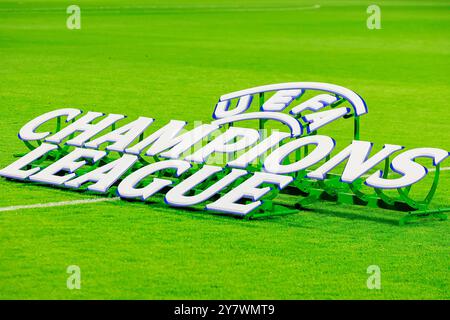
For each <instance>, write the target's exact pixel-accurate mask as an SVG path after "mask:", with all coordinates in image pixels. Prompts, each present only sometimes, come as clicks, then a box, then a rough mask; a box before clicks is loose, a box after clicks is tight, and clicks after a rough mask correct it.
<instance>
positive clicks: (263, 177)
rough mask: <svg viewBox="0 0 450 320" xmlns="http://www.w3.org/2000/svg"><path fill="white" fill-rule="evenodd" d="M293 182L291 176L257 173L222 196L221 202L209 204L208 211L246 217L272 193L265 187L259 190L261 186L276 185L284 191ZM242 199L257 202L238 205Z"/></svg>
mask: <svg viewBox="0 0 450 320" xmlns="http://www.w3.org/2000/svg"><path fill="white" fill-rule="evenodd" d="M292 180H293V178H292V177H289V176H280V175H277V174H271V173H263V172H256V173H255V174H254V175H253V176H252V177H250V178H249V179H247V180H246V181H244V182H243V183H241V184H240V185H239V186H237V187H236V188H234V189H233V190H231V191H230V192H228V193H227V194H225V195H224V196H222V197H221V198H220V199H219V200H217V201H215V202H213V203H210V204H208V205H207V206H206V209H208V210H215V211H222V212H229V213H234V214H237V215H246V214H247V213H249V212H251V211H253V210H254V209H255V208H256V207H259V206H260V205H261V203H262V202H261V201H259V199H261V197H262V196H264V195H265V194H266V193H267V192H269V191H270V187H265V188H262V189H260V188H258V187H259V186H260V185H261V184H263V183H271V184H276V185H278V186H279V189H283V188H284V187H286V186H287V185H288V184H289V183H290V182H291V181H292ZM242 198H250V199H251V200H252V201H255V202H252V203H249V204H239V203H236V202H237V201H238V200H240V199H242ZM257 200H258V201H257Z"/></svg>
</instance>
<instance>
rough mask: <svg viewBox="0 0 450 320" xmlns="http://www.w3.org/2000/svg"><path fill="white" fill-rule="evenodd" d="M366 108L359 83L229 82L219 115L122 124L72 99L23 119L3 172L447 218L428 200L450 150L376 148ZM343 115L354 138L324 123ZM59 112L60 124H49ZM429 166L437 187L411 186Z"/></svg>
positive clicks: (279, 204)
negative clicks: (415, 190) (239, 86)
mask: <svg viewBox="0 0 450 320" xmlns="http://www.w3.org/2000/svg"><path fill="white" fill-rule="evenodd" d="M150 110H151V109H150ZM367 112H368V109H367V106H366V104H365V102H364V100H363V99H362V98H361V97H360V96H359V95H358V94H356V93H355V92H353V91H351V90H349V89H346V88H344V87H341V86H337V85H332V84H326V83H316V82H294V83H282V84H274V85H266V86H261V87H255V88H251V89H247V90H242V91H237V92H232V93H229V94H225V95H223V96H221V97H220V99H219V101H218V103H217V105H216V106H215V109H214V112H213V118H214V119H213V121H211V122H210V123H207V124H201V125H198V126H196V127H194V128H190V129H189V130H187V129H186V128H187V123H186V122H184V121H180V120H172V121H170V122H168V123H167V124H163V125H162V124H160V125H158V128H159V129H157V130H152V126H153V125H154V124H153V123H154V122H155V121H157V120H155V119H153V118H150V117H145V116H142V117H139V118H138V119H135V120H133V121H131V122H129V123H127V124H123V125H120V124H119V121H120V120H122V119H124V118H125V116H124V115H121V114H107V115H105V114H103V113H100V112H87V113H86V114H84V115H83V114H82V111H81V110H78V109H73V108H64V109H59V110H54V111H51V112H48V113H45V114H43V115H40V116H38V117H36V118H35V119H33V120H31V121H29V122H28V123H26V124H25V125H24V126H23V127H22V128H21V129H20V132H19V138H20V139H21V140H23V141H24V143H25V144H26V146H27V147H28V148H29V149H30V151H29V152H28V153H27V154H25V155H22V156H21V157H20V158H19V159H18V160H16V161H15V162H14V163H12V164H11V165H9V166H7V167H6V168H3V169H2V170H0V175H1V176H3V177H5V178H8V179H15V180H23V181H29V182H34V183H38V184H41V185H51V186H57V187H61V188H72V189H80V190H85V191H88V192H89V191H90V192H95V193H100V194H107V195H116V194H117V195H118V196H119V197H120V198H122V199H127V200H141V201H146V202H155V201H158V200H159V199H161V198H162V197H163V199H164V201H165V202H166V203H167V205H169V206H174V207H190V206H194V207H196V208H199V209H206V210H210V211H212V212H218V213H225V214H231V215H237V216H241V217H246V218H258V217H265V216H272V215H279V214H288V213H293V212H298V209H299V208H303V207H305V206H307V205H309V204H311V203H313V202H315V201H334V202H338V203H350V204H355V205H364V206H369V207H380V208H385V209H392V210H398V211H407V212H409V214H408V215H407V216H406V218H407V219H413V218H414V219H416V218H419V217H422V216H436V217H439V218H445V217H446V216H445V215H444V213H443V212H444V211H447V210H446V209H436V210H430V209H429V203H430V202H431V199H432V198H433V195H434V193H435V192H436V189H437V184H438V180H439V171H440V164H441V163H442V162H443V161H444V160H445V159H446V158H447V157H448V155H449V153H448V151H446V150H442V149H437V148H427V147H423V148H415V149H405V148H404V147H403V146H399V145H393V144H385V145H384V146H383V148H382V149H381V150H380V151H378V152H372V143H371V142H369V141H363V140H360V117H361V116H362V115H364V114H367ZM337 120H339V121H342V122H343V123H344V122H347V123H349V124H351V126H352V127H353V128H352V136H351V138H352V141H351V143H349V144H348V145H341V146H339V144H337V143H336V141H335V140H334V139H333V138H332V137H329V136H327V135H322V134H320V133H319V131H322V129H323V128H324V127H326V126H327V125H329V124H331V123H334V122H335V121H337ZM53 122H54V123H55V129H54V130H53V131H52V132H46V131H45V130H43V129H42V127H44V126H45V127H48V125H49V124H50V123H53ZM161 125H162V126H161ZM338 147H339V148H338ZM335 149H339V150H341V151H339V152H336V151H334V150H335ZM218 155H219V157H218ZM220 159H224V161H221V160H220ZM424 160H428V162H430V163H431V164H430V165H431V166H433V170H429V169H430V168H427V167H426V166H425V165H423V164H422V163H423V162H424ZM380 165H381V166H382V168H381V169H377V166H380ZM336 172H338V173H336ZM428 174H433V179H432V182H431V185H430V187H429V191H428V192H427V194H426V195H425V196H424V197H422V198H421V199H416V198H414V197H413V196H412V192H411V189H412V186H413V185H414V184H416V183H418V182H419V181H421V180H422V179H424V178H425V177H426V176H427V175H428ZM387 189H393V190H394V191H395V193H393V192H392V190H390V191H388V190H387ZM281 198H286V199H290V200H291V201H292V203H293V204H291V205H290V204H285V203H284V202H285V201H279V199H281ZM403 221H405V220H403Z"/></svg>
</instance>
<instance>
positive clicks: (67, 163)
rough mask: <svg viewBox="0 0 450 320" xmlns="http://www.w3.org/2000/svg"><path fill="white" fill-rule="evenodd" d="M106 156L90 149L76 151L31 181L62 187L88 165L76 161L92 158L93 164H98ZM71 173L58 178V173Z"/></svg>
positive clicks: (33, 177)
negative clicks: (76, 171) (77, 171)
mask: <svg viewBox="0 0 450 320" xmlns="http://www.w3.org/2000/svg"><path fill="white" fill-rule="evenodd" d="M105 155H106V152H104V151H98V150H89V149H75V150H73V151H72V152H71V153H69V154H68V155H66V156H65V157H63V158H61V159H59V160H58V161H56V162H55V163H52V164H51V165H49V166H48V167H47V168H45V169H42V171H40V172H39V173H37V174H35V175H33V176H31V177H30V180H33V181H37V182H43V183H48V184H55V185H60V184H63V183H64V182H66V181H67V180H70V179H72V178H73V177H75V173H73V172H74V171H75V170H77V169H79V168H81V167H82V166H83V165H85V164H86V161H84V160H82V161H76V160H78V159H80V158H90V159H92V160H93V162H94V163H95V162H97V161H98V160H100V159H101V158H103V157H104V156H105ZM63 170H64V171H69V172H70V174H67V175H64V176H58V175H56V173H58V172H60V171H63Z"/></svg>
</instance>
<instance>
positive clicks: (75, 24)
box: [66, 4, 81, 30]
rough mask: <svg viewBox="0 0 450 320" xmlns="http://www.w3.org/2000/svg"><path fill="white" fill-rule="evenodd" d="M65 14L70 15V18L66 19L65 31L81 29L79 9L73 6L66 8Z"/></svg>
mask: <svg viewBox="0 0 450 320" xmlns="http://www.w3.org/2000/svg"><path fill="white" fill-rule="evenodd" d="M66 12H67V13H68V14H70V16H68V17H67V21H66V26H67V29H69V30H73V29H81V15H80V7H79V6H77V5H75V4H73V5H71V6H68V7H67V9H66Z"/></svg>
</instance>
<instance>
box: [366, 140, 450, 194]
mask: <svg viewBox="0 0 450 320" xmlns="http://www.w3.org/2000/svg"><path fill="white" fill-rule="evenodd" d="M448 155H449V154H448V152H447V151H445V150H442V149H435V148H417V149H411V150H408V151H406V152H404V153H402V154H400V155H398V156H397V157H395V158H394V160H392V163H391V168H392V169H393V170H394V171H395V172H397V173H400V174H402V175H403V177H401V178H398V179H383V178H382V174H383V172H382V171H381V170H378V171H377V172H375V173H374V174H372V175H371V176H370V177H369V178H367V180H366V182H365V184H366V185H368V186H371V187H375V188H381V189H393V188H403V187H406V186H409V185H412V184H414V183H416V182H418V181H420V180H422V179H423V178H424V177H425V176H426V175H427V172H428V171H427V169H426V168H425V167H424V166H422V165H420V164H418V163H416V162H414V159H416V158H419V157H424V158H431V159H433V165H434V166H437V165H438V164H439V163H441V162H442V161H444V160H445V159H446V158H447V157H448Z"/></svg>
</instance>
